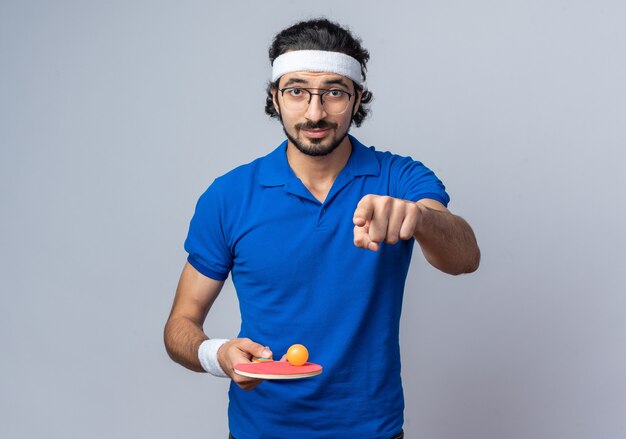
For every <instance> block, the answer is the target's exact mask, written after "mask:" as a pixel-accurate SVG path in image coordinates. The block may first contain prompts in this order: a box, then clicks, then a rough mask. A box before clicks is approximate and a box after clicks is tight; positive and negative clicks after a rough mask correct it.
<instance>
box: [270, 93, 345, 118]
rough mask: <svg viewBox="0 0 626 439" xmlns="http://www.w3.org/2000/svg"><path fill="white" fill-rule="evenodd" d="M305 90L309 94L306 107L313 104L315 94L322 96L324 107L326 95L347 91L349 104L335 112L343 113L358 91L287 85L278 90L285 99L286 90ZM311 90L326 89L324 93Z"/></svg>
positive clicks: (321, 101) (321, 100) (321, 102)
mask: <svg viewBox="0 0 626 439" xmlns="http://www.w3.org/2000/svg"><path fill="white" fill-rule="evenodd" d="M296 89H297V90H304V91H306V92H307V93H308V94H309V100H308V102H307V103H306V105H307V106H306V107H305V108H308V106H309V105H311V100H312V99H313V95H315V96H319V97H320V104H322V107H324V95H325V94H327V93H330V92H331V91H340V92H341V93H345V94H347V95H348V105H346V108H345V109H344V110H342V111H341V112H340V113H335V114H343V113H345V111H346V110H347V109H348V108H349V107H350V100H351V99H352V97H353V96H355V95H356V93H350V92H349V91H345V90H341V89H340V88H307V87H285V88H279V89H278V91H279V92H280V95H281V96H282V97H283V99H284V98H285V91H287V90H296ZM311 90H318V91H319V90H324V91H323V92H322V93H313V92H312V91H311Z"/></svg>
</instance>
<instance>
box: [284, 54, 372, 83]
mask: <svg viewBox="0 0 626 439" xmlns="http://www.w3.org/2000/svg"><path fill="white" fill-rule="evenodd" d="M291 72H332V73H337V74H338V75H342V76H345V77H347V78H350V79H352V80H353V81H354V82H356V83H357V84H359V85H360V86H362V87H363V88H365V83H364V81H363V78H362V77H361V64H360V63H359V62H358V61H357V60H356V59H354V58H352V57H351V56H350V55H346V54H345V53H339V52H327V51H324V50H294V51H293V52H287V53H283V54H282V55H280V56H279V57H278V58H276V59H275V60H274V63H273V64H272V82H276V80H277V79H278V78H280V77H281V76H283V75H284V74H285V73H291Z"/></svg>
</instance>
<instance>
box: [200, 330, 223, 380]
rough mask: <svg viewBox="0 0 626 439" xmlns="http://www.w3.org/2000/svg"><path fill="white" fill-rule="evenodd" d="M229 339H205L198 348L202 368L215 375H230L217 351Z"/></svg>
mask: <svg viewBox="0 0 626 439" xmlns="http://www.w3.org/2000/svg"><path fill="white" fill-rule="evenodd" d="M227 341H229V340H227V339H222V338H211V339H208V340H204V341H203V342H202V344H200V347H199V348H198V360H200V364H201V365H202V368H203V369H204V370H205V371H207V372H208V373H209V374H211V375H213V376H216V377H222V378H227V377H228V374H227V373H226V372H224V369H222V366H221V365H220V362H219V361H218V359H217V351H218V350H219V348H220V347H222V345H223V344H224V343H226V342H227Z"/></svg>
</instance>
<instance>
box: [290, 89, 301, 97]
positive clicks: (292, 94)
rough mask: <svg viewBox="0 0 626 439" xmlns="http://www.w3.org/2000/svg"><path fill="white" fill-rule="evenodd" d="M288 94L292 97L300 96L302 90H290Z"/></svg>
mask: <svg viewBox="0 0 626 439" xmlns="http://www.w3.org/2000/svg"><path fill="white" fill-rule="evenodd" d="M288 93H289V94H290V95H291V96H294V97H298V96H302V90H301V89H299V88H292V89H290V90H289V91H288Z"/></svg>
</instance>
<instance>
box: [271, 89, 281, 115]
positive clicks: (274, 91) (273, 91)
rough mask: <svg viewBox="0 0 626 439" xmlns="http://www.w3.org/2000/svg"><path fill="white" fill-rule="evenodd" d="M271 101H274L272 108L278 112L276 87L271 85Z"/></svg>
mask: <svg viewBox="0 0 626 439" xmlns="http://www.w3.org/2000/svg"><path fill="white" fill-rule="evenodd" d="M272 102H274V110H276V112H277V113H278V114H280V105H278V89H277V88H276V87H272Z"/></svg>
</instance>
